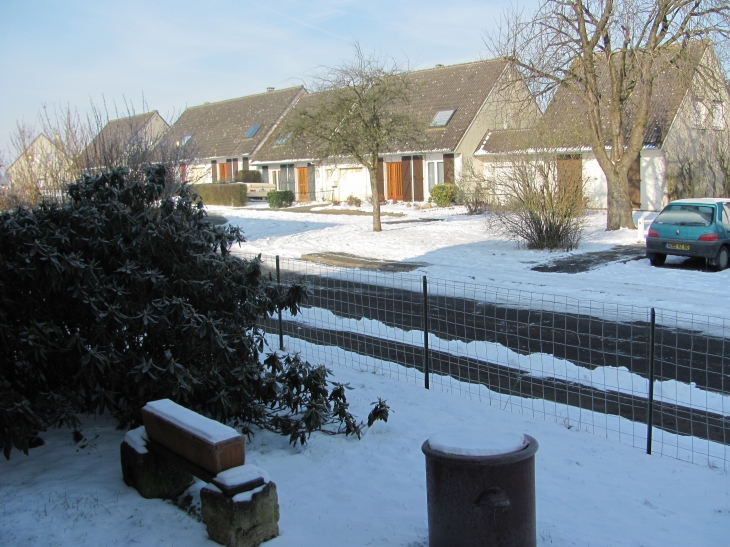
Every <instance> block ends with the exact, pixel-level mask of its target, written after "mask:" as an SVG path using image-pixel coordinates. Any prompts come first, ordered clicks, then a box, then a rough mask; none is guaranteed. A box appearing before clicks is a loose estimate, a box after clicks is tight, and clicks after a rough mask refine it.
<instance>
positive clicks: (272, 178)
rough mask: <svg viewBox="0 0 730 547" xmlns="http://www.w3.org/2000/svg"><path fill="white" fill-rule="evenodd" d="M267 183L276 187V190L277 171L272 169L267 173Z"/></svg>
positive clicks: (277, 181)
mask: <svg viewBox="0 0 730 547" xmlns="http://www.w3.org/2000/svg"><path fill="white" fill-rule="evenodd" d="M269 182H271V184H273V185H274V186H276V188H277V189H278V188H279V171H278V170H274V169H272V170H271V171H269Z"/></svg>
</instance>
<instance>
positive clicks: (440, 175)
mask: <svg viewBox="0 0 730 547" xmlns="http://www.w3.org/2000/svg"><path fill="white" fill-rule="evenodd" d="M443 183H444V162H442V161H429V162H428V189H429V190H431V188H433V187H434V186H436V185H437V184H443Z"/></svg>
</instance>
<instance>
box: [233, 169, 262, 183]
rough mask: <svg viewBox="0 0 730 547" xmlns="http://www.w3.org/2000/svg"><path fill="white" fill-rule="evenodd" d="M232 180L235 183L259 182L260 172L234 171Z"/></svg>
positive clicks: (251, 170) (253, 170) (254, 170)
mask: <svg viewBox="0 0 730 547" xmlns="http://www.w3.org/2000/svg"><path fill="white" fill-rule="evenodd" d="M234 180H235V181H236V182H261V171H257V170H256V169H249V170H246V169H242V170H240V171H236V176H235V179H234Z"/></svg>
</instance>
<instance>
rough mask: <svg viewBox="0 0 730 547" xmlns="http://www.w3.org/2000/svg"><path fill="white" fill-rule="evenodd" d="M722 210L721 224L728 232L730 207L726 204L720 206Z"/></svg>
mask: <svg viewBox="0 0 730 547" xmlns="http://www.w3.org/2000/svg"><path fill="white" fill-rule="evenodd" d="M722 210H723V214H722V223H723V224H724V225H725V228H727V229H729V230H730V206H728V205H727V203H726V204H724V205H723V206H722Z"/></svg>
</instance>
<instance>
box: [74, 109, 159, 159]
mask: <svg viewBox="0 0 730 547" xmlns="http://www.w3.org/2000/svg"><path fill="white" fill-rule="evenodd" d="M169 129H170V126H169V125H168V124H167V122H166V121H165V120H164V119H163V118H162V116H160V114H159V112H157V111H156V110H154V111H152V112H145V113H144V114H135V115H132V116H126V117H124V118H118V119H115V120H110V121H108V122H107V123H106V124H105V125H104V127H102V129H101V131H99V133H97V135H96V136H95V137H94V138H93V139H92V140H91V142H90V143H89V145H88V146H87V147H86V149H85V150H84V152H83V153H82V155H81V158H82V161H83V162H84V163H85V165H86V167H87V168H89V169H100V168H108V167H112V166H115V165H127V166H129V167H130V168H133V167H136V166H141V165H144V164H147V163H151V162H153V161H155V160H156V159H157V158H156V156H155V153H154V150H155V147H156V146H157V145H158V144H159V142H160V140H161V139H162V137H163V135H165V133H166V132H167V131H168V130H169Z"/></svg>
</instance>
